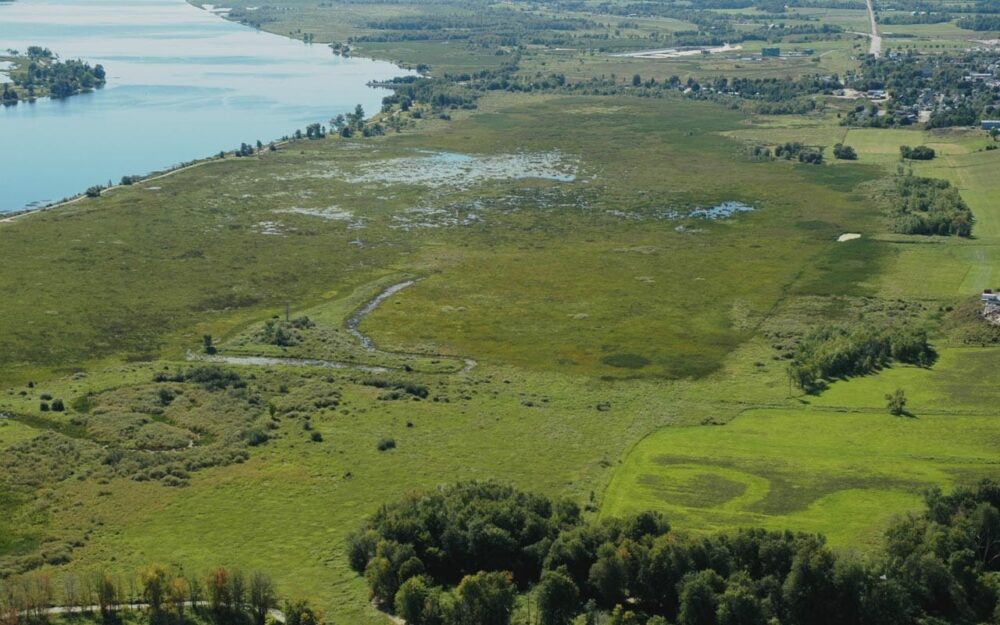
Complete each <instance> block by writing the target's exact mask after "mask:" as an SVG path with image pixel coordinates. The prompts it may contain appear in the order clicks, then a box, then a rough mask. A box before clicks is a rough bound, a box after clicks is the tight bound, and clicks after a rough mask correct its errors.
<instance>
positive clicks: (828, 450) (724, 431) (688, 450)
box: [602, 382, 1000, 548]
mask: <svg viewBox="0 0 1000 625" xmlns="http://www.w3.org/2000/svg"><path fill="white" fill-rule="evenodd" d="M851 384H853V382H852V383H847V384H845V385H844V387H845V389H846V387H849V386H850V385H851ZM845 392H848V393H849V391H847V390H845ZM856 399H857V398H855V400H856ZM879 399H881V398H879ZM855 403H856V402H855ZM915 403H916V402H915ZM865 407H866V408H870V409H869V410H865V411H863V412H862V411H841V410H838V411H830V410H825V411H824V410H817V409H805V408H803V409H798V410H795V409H782V410H773V409H772V410H766V409H761V410H750V411H747V412H745V413H743V414H741V415H740V416H739V418H737V419H736V420H734V421H732V422H731V423H729V424H727V425H725V426H721V427H712V426H693V427H684V428H666V429H663V430H660V431H659V432H657V433H655V434H653V435H651V436H650V437H648V438H646V439H644V440H643V441H642V442H641V443H640V444H639V445H638V446H637V447H636V448H635V449H634V450H633V451H632V452H631V453H630V454H629V456H628V459H627V460H626V461H625V463H624V464H623V466H622V467H621V469H619V470H618V471H617V472H616V473H615V478H614V481H613V482H612V483H611V486H610V487H609V490H608V495H607V497H606V499H605V502H604V505H603V506H602V514H606V515H620V514H625V513H628V512H635V511H639V510H643V509H647V508H654V509H660V510H663V511H664V512H665V513H666V514H667V516H668V517H669V518H671V519H673V520H674V521H675V522H676V523H677V524H678V525H680V526H682V527H689V528H697V529H698V530H701V531H706V530H715V529H726V528H730V527H734V526H761V527H767V528H770V529H782V528H786V527H795V528H797V529H801V530H805V531H814V532H822V533H824V534H826V535H827V537H828V538H829V539H830V542H831V544H833V545H835V546H838V547H851V548H858V547H863V546H869V547H870V546H872V545H877V544H878V543H879V541H880V539H881V532H882V530H883V529H884V528H885V527H886V525H887V524H888V522H889V521H890V520H891V519H892V518H893V517H894V516H896V515H899V514H901V513H902V512H905V511H907V510H917V509H919V508H920V505H921V498H920V493H921V491H922V490H923V489H926V488H929V487H930V486H935V485H936V486H942V487H945V488H947V487H950V486H953V485H954V484H956V483H962V482H965V481H968V480H969V479H970V478H973V477H980V476H984V475H989V476H992V477H994V478H995V477H997V476H1000V466H998V464H997V462H996V458H997V453H998V449H1000V427H998V425H997V423H996V419H995V418H994V417H993V416H992V415H981V416H971V415H947V416H942V415H935V416H919V417H917V418H906V417H892V416H890V415H889V414H887V413H886V412H885V411H884V410H877V409H876V408H875V405H873V404H871V403H869V404H867V405H866V406H865Z"/></svg>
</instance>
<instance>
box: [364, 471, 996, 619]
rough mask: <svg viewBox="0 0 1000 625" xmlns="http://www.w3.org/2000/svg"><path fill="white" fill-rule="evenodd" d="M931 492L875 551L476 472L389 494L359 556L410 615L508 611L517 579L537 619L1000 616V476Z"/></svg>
mask: <svg viewBox="0 0 1000 625" xmlns="http://www.w3.org/2000/svg"><path fill="white" fill-rule="evenodd" d="M926 502H927V511H926V512H925V513H924V514H921V515H913V516H910V517H907V518H905V519H902V520H900V521H898V522H896V523H895V524H893V525H892V526H891V527H890V528H889V530H888V531H887V533H886V537H885V548H884V550H883V551H881V552H880V553H878V554H876V555H874V556H872V557H871V558H869V559H861V558H860V557H858V556H838V555H836V554H835V553H834V552H833V551H832V550H831V549H830V548H829V547H828V546H827V545H826V543H825V540H824V539H823V537H822V536H817V535H808V534H801V533H792V532H769V531H765V530H751V529H747V530H740V531H737V532H735V533H726V534H714V535H707V536H698V537H695V536H688V535H682V534H678V533H676V532H673V531H671V529H670V526H669V524H668V523H667V522H666V521H665V520H664V519H663V518H662V517H661V516H660V515H658V514H656V513H649V512H647V513H643V514H639V515H636V516H632V517H628V518H626V519H605V520H601V521H595V522H589V523H587V522H584V521H583V520H582V519H581V518H580V516H579V514H576V513H575V512H574V510H575V507H574V506H573V505H572V504H567V503H555V502H551V501H549V500H547V499H545V498H541V497H538V496H534V495H528V494H525V493H520V492H518V491H514V490H512V489H509V488H507V487H502V486H498V485H497V484H495V483H477V482H470V483H462V484H457V485H454V486H450V487H446V488H441V489H439V490H437V491H434V492H432V493H427V494H424V495H411V496H408V497H407V498H405V499H404V500H402V501H400V502H398V503H395V504H391V505H388V506H384V507H383V508H382V509H381V510H380V511H379V512H378V513H377V514H376V515H375V516H374V517H373V518H372V520H371V521H369V522H368V523H367V524H366V525H365V526H364V527H363V528H362V529H361V530H360V532H359V533H358V534H357V535H355V536H354V538H353V539H352V540H351V541H350V557H351V565H352V566H353V567H354V568H355V569H356V570H360V571H363V572H364V574H365V577H366V578H367V580H368V583H369V586H370V588H371V591H372V596H373V598H374V599H375V600H376V601H377V602H379V603H380V604H382V605H383V606H385V607H386V608H387V609H390V610H394V611H395V612H396V613H397V614H398V615H399V616H401V617H403V618H404V619H405V620H406V622H407V623H408V624H409V625H473V624H475V625H507V624H508V623H509V622H510V620H511V615H512V611H513V610H514V608H515V602H516V601H517V596H518V593H519V592H524V593H526V594H525V595H524V601H522V602H520V603H521V605H522V606H524V607H523V608H522V609H527V610H529V611H530V614H531V616H529V617H528V620H529V622H537V623H538V624H539V625H568V624H569V623H571V622H573V623H587V624H590V623H597V622H610V623H612V624H613V625H626V624H627V625H640V624H642V623H645V624H646V625H666V623H667V622H668V621H669V622H676V623H678V624H679V625H766V624H771V625H778V624H785V625H868V624H871V625H911V624H912V625H915V624H918V623H920V624H924V625H930V624H939V623H958V624H966V623H968V624H970V625H971V624H974V623H984V622H987V621H988V622H996V621H995V619H996V617H997V616H998V615H1000V612H998V611H997V610H998V609H1000V606H998V596H1000V485H998V484H997V483H995V482H989V481H986V482H983V483H981V484H980V485H978V486H977V487H975V488H959V489H957V490H956V491H955V492H954V493H953V494H951V495H944V494H942V493H941V492H940V491H932V492H930V493H929V494H928V495H927V498H926ZM438 506H444V507H445V509H446V510H449V511H456V512H458V513H459V515H458V516H457V517H452V516H450V515H449V514H447V513H445V514H439V513H437V512H435V508H436V507H438ZM552 532H555V535H554V536H553V534H552ZM453 550H454V551H453ZM453 558H454V559H453ZM444 561H448V562H450V563H452V564H453V565H455V566H457V567H458V568H457V569H451V568H447V569H441V568H439V567H438V564H440V563H441V562H444ZM512 567H513V568H512ZM515 569H517V570H515ZM990 619H994V620H990Z"/></svg>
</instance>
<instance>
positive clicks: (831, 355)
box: [788, 325, 935, 391]
mask: <svg viewBox="0 0 1000 625" xmlns="http://www.w3.org/2000/svg"><path fill="white" fill-rule="evenodd" d="M934 358H935V354H934V350H933V349H932V348H931V346H930V344H929V343H928V342H927V333H926V332H923V331H921V330H916V329H912V328H904V329H890V328H872V327H869V326H864V325H861V326H857V327H855V328H850V329H849V328H844V327H840V326H826V327H822V328H819V329H817V330H815V331H813V332H812V333H810V334H808V335H807V336H806V337H804V338H803V339H802V341H801V342H800V343H799V345H798V347H797V348H796V349H795V354H794V357H793V359H792V362H791V363H790V364H789V366H788V375H789V378H790V379H791V381H792V382H794V383H795V385H796V386H798V387H799V388H801V389H803V390H806V391H814V390H817V389H819V388H821V387H822V385H823V383H824V380H832V379H836V378H848V377H852V376H858V375H865V374H868V373H872V372H874V371H877V370H879V369H882V368H883V367H886V366H888V365H889V364H891V363H893V362H901V363H907V364H916V365H922V366H926V365H928V364H930V363H931V362H933V360H934Z"/></svg>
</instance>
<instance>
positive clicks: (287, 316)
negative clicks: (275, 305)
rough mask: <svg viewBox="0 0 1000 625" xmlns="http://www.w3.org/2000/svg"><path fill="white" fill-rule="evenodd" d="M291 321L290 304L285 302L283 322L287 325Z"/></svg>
mask: <svg viewBox="0 0 1000 625" xmlns="http://www.w3.org/2000/svg"><path fill="white" fill-rule="evenodd" d="M291 320H292V313H291V308H290V303H289V302H285V322H286V323H287V322H289V321H291Z"/></svg>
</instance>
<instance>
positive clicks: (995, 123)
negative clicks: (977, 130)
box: [983, 119, 1000, 130]
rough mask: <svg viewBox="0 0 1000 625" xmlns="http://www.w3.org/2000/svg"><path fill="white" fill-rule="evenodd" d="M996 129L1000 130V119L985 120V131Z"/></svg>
mask: <svg viewBox="0 0 1000 625" xmlns="http://www.w3.org/2000/svg"><path fill="white" fill-rule="evenodd" d="M994 128H996V129H997V130H1000V119H984V120H983V130H993V129H994Z"/></svg>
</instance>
